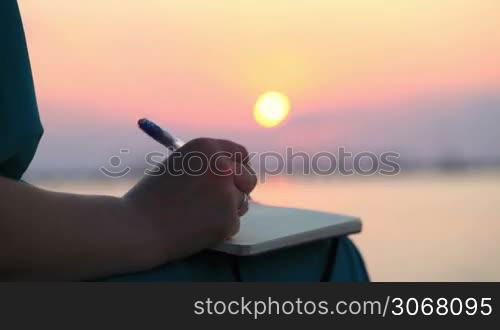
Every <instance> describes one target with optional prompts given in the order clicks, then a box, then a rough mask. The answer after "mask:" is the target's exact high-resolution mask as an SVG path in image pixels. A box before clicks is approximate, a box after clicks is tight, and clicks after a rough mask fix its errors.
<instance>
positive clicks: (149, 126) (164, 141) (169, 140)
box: [137, 118, 184, 151]
mask: <svg viewBox="0 0 500 330" xmlns="http://www.w3.org/2000/svg"><path fill="white" fill-rule="evenodd" d="M137 125H139V128H140V129H141V130H142V131H143V132H144V133H146V134H147V135H148V136H150V137H151V138H153V140H155V141H156V142H158V143H160V144H161V145H163V146H165V147H166V148H167V149H169V150H170V151H175V150H177V149H179V148H180V147H182V146H183V145H184V142H182V140H180V139H178V138H176V137H174V136H172V135H171V134H170V133H169V132H167V131H165V130H164V129H162V128H161V127H160V126H158V125H156V124H155V123H153V122H152V121H151V120H149V119H146V118H142V119H139V121H138V122H137Z"/></svg>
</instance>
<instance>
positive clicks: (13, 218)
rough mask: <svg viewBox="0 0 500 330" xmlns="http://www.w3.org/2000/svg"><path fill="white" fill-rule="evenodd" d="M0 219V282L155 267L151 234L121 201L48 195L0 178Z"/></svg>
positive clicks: (78, 275) (80, 275)
mask: <svg viewBox="0 0 500 330" xmlns="http://www.w3.org/2000/svg"><path fill="white" fill-rule="evenodd" d="M0 214H1V216H0V276H1V277H2V279H19V278H26V279H43V278H47V279H61V280H64V279H85V278H92V277H95V276H101V275H109V274H112V273H121V272H132V271H137V270H140V269H144V268H148V267H152V266H154V265H155V263H156V262H158V261H159V260H155V259H157V258H158V256H155V254H154V251H155V248H154V243H153V242H154V240H155V233H154V232H152V231H151V227H150V226H146V225H144V224H143V223H141V222H139V221H138V219H135V218H134V216H133V215H132V214H131V213H130V212H127V205H126V203H124V201H123V200H122V199H120V198H115V197H107V196H80V195H73V194H63V193H57V192H49V191H44V190H41V189H38V188H35V187H33V186H29V185H26V184H22V183H18V182H15V181H11V180H8V179H4V178H0ZM157 254H158V253H157Z"/></svg>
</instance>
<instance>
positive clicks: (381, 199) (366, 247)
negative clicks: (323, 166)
mask: <svg viewBox="0 0 500 330" xmlns="http://www.w3.org/2000/svg"><path fill="white" fill-rule="evenodd" d="M134 182H135V180H124V179H120V180H107V181H103V180H96V179H92V180H83V179H54V178H52V179H38V180H36V181H35V182H34V183H35V184H37V185H39V186H41V187H44V188H47V189H50V190H58V191H65V192H76V193H85V194H110V195H116V196H120V195H121V194H123V193H124V192H125V191H127V189H128V188H130V187H131V186H132V185H133V184H134ZM252 196H253V198H254V199H256V200H258V201H260V202H263V203H267V204H273V205H282V206H291V207H300V208H308V209H317V210H322V211H329V212H337V213H345V214H352V215H357V216H360V217H361V218H362V220H363V231H362V233H360V234H356V235H352V236H351V237H352V239H353V240H354V241H355V242H356V244H357V245H358V247H359V248H360V250H361V252H362V254H363V256H364V258H365V261H366V264H367V266H368V270H369V272H370V274H371V277H372V279H373V280H375V281H500V244H499V241H500V171H467V172H452V173H442V172H441V173H440V172H420V173H413V174H402V175H399V176H394V177H380V176H374V177H328V178H325V177H312V178H311V177H308V178H304V177H274V178H268V179H267V181H266V182H265V183H264V184H260V185H258V186H257V188H256V190H255V192H254V193H253V194H252ZM242 221H244V218H243V219H242Z"/></svg>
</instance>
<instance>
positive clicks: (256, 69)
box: [19, 0, 500, 158]
mask: <svg viewBox="0 0 500 330" xmlns="http://www.w3.org/2000/svg"><path fill="white" fill-rule="evenodd" d="M19 3H20V6H21V10H22V14H23V18H24V22H25V29H26V33H27V37H28V43H29V48H30V56H31V61H32V66H33V72H34V76H35V82H36V88H37V93H38V98H39V105H40V111H41V113H42V120H43V122H44V124H45V127H46V131H47V134H46V138H47V141H46V142H44V143H45V144H43V145H42V147H43V148H44V149H42V151H41V152H47V153H50V152H56V150H58V149H57V148H56V147H54V148H56V149H50V148H51V147H50V145H49V142H51V141H52V142H53V144H51V145H61V143H62V142H61V141H57V139H60V138H61V136H65V137H66V142H64V143H67V144H68V145H70V144H71V141H73V140H74V141H73V142H74V143H76V144H81V143H83V142H82V141H81V140H78V139H81V138H82V136H85V135H86V134H90V135H91V136H90V140H89V141H93V140H92V138H95V139H99V138H101V139H102V134H104V133H102V132H106V131H110V130H112V129H114V128H124V127H129V126H130V127H132V126H133V124H134V122H135V120H136V119H137V118H139V117H143V116H147V117H151V118H152V119H155V120H157V121H159V122H161V123H163V124H165V125H167V126H169V127H174V128H175V129H176V130H177V131H181V132H183V133H184V134H196V133H195V132H202V133H205V132H206V133H211V134H217V135H222V136H226V137H232V136H233V135H236V138H239V139H243V141H242V142H243V143H245V144H250V145H255V146H257V145H258V146H260V147H263V146H264V145H265V143H266V142H265V141H267V140H264V138H265V139H270V138H273V139H274V142H273V143H274V146H276V145H277V144H287V143H299V142H300V141H303V140H304V138H303V137H306V138H307V139H308V142H307V144H308V145H309V146H313V147H314V146H317V147H318V148H319V147H320V146H324V145H325V144H328V143H330V141H331V143H339V141H338V140H339V139H345V141H341V142H342V143H344V144H345V143H357V144H363V141H361V140H359V139H357V138H356V136H358V135H359V132H356V131H355V130H354V129H353V126H352V125H351V126H349V125H340V124H338V122H337V123H336V122H335V118H338V117H339V116H340V117H345V116H351V117H352V118H356V116H357V115H358V116H360V118H361V117H366V114H367V113H368V114H371V115H373V113H375V114H376V115H378V116H388V117H393V116H397V117H403V119H404V112H405V111H407V112H408V114H409V116H411V114H413V113H415V111H416V110H415V107H412V105H415V104H423V105H421V107H420V110H419V111H423V112H424V114H422V115H423V116H424V117H425V116H429V115H432V113H430V112H432V111H435V108H434V105H433V106H430V105H425V104H426V103H425V102H426V100H430V101H429V102H431V103H432V104H434V103H436V102H437V103H439V98H440V97H444V98H446V100H447V101H446V102H448V103H450V102H451V103H453V102H454V101H453V100H455V99H457V100H461V99H462V98H464V97H465V98H466V99H467V96H470V97H471V98H473V99H474V98H476V96H477V95H483V94H486V95H491V94H492V93H493V94H494V95H500V93H498V91H500V29H499V28H498V27H499V25H498V22H499V21H500V1H497V0H475V1H474V0H439V1H436V0H408V1H399V0H363V1H362V0H352V1H343V0H342V1H335V0H293V1H290V0H273V1H263V0H233V1H227V0H226V1H220V0H211V1H205V0H182V1H165V0H148V1H140V0H85V1H83V0H82V1H67V0H50V1H38V0H19ZM268 90H278V91H281V92H283V93H285V94H286V95H288V96H289V98H290V100H291V102H292V110H291V113H290V117H289V119H288V120H287V121H286V122H285V123H284V124H283V125H282V126H281V127H278V128H276V129H274V131H272V130H273V129H270V130H269V129H264V128H260V127H258V126H257V124H256V123H255V122H254V120H253V118H252V107H253V104H254V102H255V100H256V99H257V97H258V96H259V94H260V93H262V92H265V91H268ZM433 102H434V103H433ZM408 104H409V106H406V105H408ZM433 109H434V110H433ZM447 109H448V110H446V111H451V112H456V114H457V116H467V115H468V113H465V114H464V113H463V111H461V110H460V109H461V108H460V107H459V106H454V107H453V106H451V107H448V108H447ZM470 111H474V109H471V110H470ZM427 112H428V114H425V113H427ZM402 113H403V114H402ZM309 116H312V118H318V117H322V118H330V119H325V120H322V121H320V122H319V123H318V122H316V124H314V125H309V126H308V125H300V123H297V121H302V120H305V121H307V118H309ZM329 120H330V121H329ZM318 124H319V128H320V129H318V126H317V125H318ZM329 128H331V129H329ZM71 132H72V133H71ZM78 132H85V134H84V133H78ZM89 132H90V133H89ZM127 132H128V131H127ZM274 132H275V133H274ZM200 134H201V133H200ZM108 135H112V134H108ZM254 136H261V139H260V140H259V139H258V138H257V139H256V140H258V141H259V143H256V142H255V140H254V139H253V137H254ZM276 136H278V137H276ZM297 136H300V138H297ZM262 137H263V138H262ZM72 139H73V140H72ZM387 139H390V136H389V137H387ZM111 140H113V139H111ZM111 140H110V141H111ZM89 143H90V142H89ZM109 143H110V144H109V146H112V145H114V144H113V143H114V142H113V143H112V142H109ZM252 143H253V144H252ZM380 143H381V144H383V143H382V142H380ZM116 147H117V146H116ZM117 148H118V147H117ZM63 149H64V148H63ZM43 150H46V151H43ZM41 157H42V158H43V155H41ZM47 157H48V156H47Z"/></svg>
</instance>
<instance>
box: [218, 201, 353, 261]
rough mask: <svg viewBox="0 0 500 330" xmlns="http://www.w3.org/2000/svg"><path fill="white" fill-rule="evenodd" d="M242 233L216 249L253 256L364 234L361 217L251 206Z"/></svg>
mask: <svg viewBox="0 0 500 330" xmlns="http://www.w3.org/2000/svg"><path fill="white" fill-rule="evenodd" d="M249 206H250V207H249V210H248V212H247V214H246V215H245V216H243V217H242V218H241V228H240V231H239V233H238V234H237V235H236V236H234V237H233V238H232V239H230V240H228V241H225V242H223V243H222V244H220V245H218V246H217V247H215V248H214V250H216V251H220V252H225V253H229V254H234V255H238V256H250V255H255V254H260V253H264V252H268V251H272V250H276V249H282V248H285V247H290V246H294V245H299V244H303V243H307V242H311V241H316V240H321V239H326V238H331V237H337V236H342V235H346V234H352V233H357V232H360V231H361V220H360V219H359V218H358V217H353V216H347V215H341V214H335V213H326V212H318V211H309V210H304V209H294V208H283V207H276V206H268V205H263V204H260V203H255V202H250V205H249Z"/></svg>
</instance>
